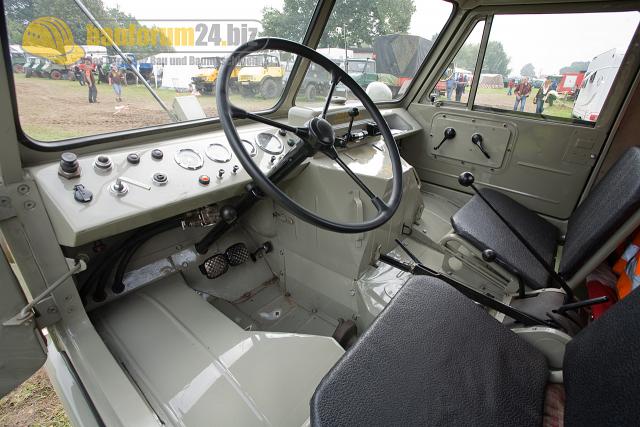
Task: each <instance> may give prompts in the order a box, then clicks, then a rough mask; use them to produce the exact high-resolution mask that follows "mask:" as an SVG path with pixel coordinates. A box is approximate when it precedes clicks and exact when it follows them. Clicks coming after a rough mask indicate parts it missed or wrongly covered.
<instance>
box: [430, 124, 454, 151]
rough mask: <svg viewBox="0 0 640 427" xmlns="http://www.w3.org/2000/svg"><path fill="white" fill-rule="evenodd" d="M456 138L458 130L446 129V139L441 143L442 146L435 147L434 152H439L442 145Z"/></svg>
mask: <svg viewBox="0 0 640 427" xmlns="http://www.w3.org/2000/svg"><path fill="white" fill-rule="evenodd" d="M455 137H456V130H455V129H454V128H446V129H445V130H444V138H442V141H440V144H438V145H436V146H435V147H433V150H434V151H438V150H439V149H440V147H442V144H444V143H445V142H447V141H448V140H450V139H453V138H455Z"/></svg>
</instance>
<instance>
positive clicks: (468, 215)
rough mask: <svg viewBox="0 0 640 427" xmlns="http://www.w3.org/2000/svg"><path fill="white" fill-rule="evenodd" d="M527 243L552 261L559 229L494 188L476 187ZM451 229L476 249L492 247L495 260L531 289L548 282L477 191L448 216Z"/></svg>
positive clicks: (542, 271)
mask: <svg viewBox="0 0 640 427" xmlns="http://www.w3.org/2000/svg"><path fill="white" fill-rule="evenodd" d="M480 191H481V192H482V194H483V195H484V196H485V197H486V198H487V199H488V200H489V201H490V202H491V203H492V204H493V206H494V207H495V208H496V209H497V210H498V212H500V214H501V215H502V216H504V217H505V218H506V219H507V220H508V221H509V222H510V223H511V224H512V225H513V226H514V227H515V228H516V229H517V230H518V231H519V232H520V234H522V235H523V236H524V237H525V238H526V239H527V241H528V242H529V244H531V246H533V248H534V249H536V251H537V252H538V254H540V256H542V258H543V259H544V260H545V261H546V262H547V263H548V264H549V265H553V259H554V257H555V252H556V248H557V245H558V237H559V232H558V229H557V228H556V227H554V226H553V225H552V224H550V223H549V222H547V221H545V220H544V219H543V218H541V217H540V216H538V215H537V214H536V213H534V212H532V211H531V210H529V209H528V208H526V207H524V206H522V205H521V204H520V203H518V202H516V201H515V200H513V199H511V198H510V197H509V196H506V195H504V194H502V193H500V192H498V191H494V190H491V189H482V190H480ZM451 224H452V225H453V229H454V230H455V232H456V233H457V234H458V235H459V236H461V237H462V238H464V239H466V240H468V241H469V242H470V243H471V244H473V245H474V246H475V247H476V248H478V249H480V250H485V249H493V250H494V251H495V252H496V253H497V258H496V262H498V263H499V264H500V265H502V266H503V267H504V268H505V269H506V270H508V271H511V272H512V273H514V274H516V275H519V276H520V277H521V278H522V279H523V280H524V281H525V283H526V284H527V285H528V286H529V287H530V288H532V289H540V288H545V287H547V285H549V279H550V277H549V273H547V271H546V270H545V269H544V267H543V266H542V265H541V264H540V263H539V262H538V261H537V260H536V259H535V258H534V256H533V255H532V254H531V252H529V250H528V249H527V247H526V246H525V245H523V244H522V243H521V242H520V241H519V240H518V238H517V237H516V236H515V235H514V234H513V233H512V232H511V230H509V228H508V227H507V226H506V225H505V224H504V223H503V222H502V221H501V220H500V218H499V217H498V216H497V215H496V214H495V212H493V211H492V210H491V208H490V207H489V206H487V204H486V203H485V202H484V200H482V199H481V198H480V197H479V196H478V195H475V196H473V197H472V198H471V200H469V201H468V202H467V203H466V204H465V205H464V206H463V207H462V208H461V209H459V210H458V212H456V213H455V214H454V215H453V216H452V217H451Z"/></svg>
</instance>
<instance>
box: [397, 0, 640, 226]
mask: <svg viewBox="0 0 640 427" xmlns="http://www.w3.org/2000/svg"><path fill="white" fill-rule="evenodd" d="M568 7H572V8H577V9H575V10H574V11H575V12H579V13H568V12H569V11H567V10H566V8H568ZM581 7H582V6H576V5H566V4H565V5H564V6H562V8H563V9H562V11H561V12H558V13H548V10H550V9H549V8H546V9H535V8H534V7H533V6H532V7H531V11H530V12H529V13H524V12H523V13H520V12H518V14H515V13H513V9H510V12H509V13H505V14H499V13H496V14H495V15H494V14H488V15H486V14H484V15H483V14H481V13H478V14H477V15H475V16H469V17H468V18H467V24H466V28H467V34H468V36H467V35H464V34H461V36H459V39H458V41H457V42H455V44H454V45H456V46H457V47H458V48H457V49H456V50H453V49H452V51H451V52H450V53H449V54H447V55H445V56H443V58H442V60H440V62H439V65H438V69H437V70H435V71H434V72H432V73H431V76H430V77H429V81H430V82H431V83H430V84H429V85H428V86H425V87H424V88H423V93H422V94H421V96H420V97H419V101H418V102H414V103H412V104H411V105H410V107H409V111H410V113H411V114H412V115H413V116H414V117H415V118H416V119H417V120H418V121H419V122H420V123H421V125H422V126H423V128H424V129H425V133H424V134H423V135H421V136H419V137H417V138H416V139H414V140H413V141H411V143H405V144H404V147H403V149H402V151H403V152H402V154H403V156H404V158H406V159H413V164H414V166H415V167H416V169H417V171H418V173H419V175H420V178H421V179H422V180H423V181H425V182H428V183H431V184H435V185H438V186H442V187H448V188H452V189H455V190H459V191H466V190H465V189H463V188H461V187H460V186H459V184H458V183H457V176H458V175H459V174H460V173H461V172H463V171H466V170H470V171H471V172H473V173H474V174H475V176H476V183H477V184H478V185H479V186H481V187H485V188H493V189H496V190H499V191H501V192H504V193H506V194H507V195H509V196H510V197H512V198H513V199H515V200H516V201H518V202H520V203H522V204H523V205H525V206H527V207H529V208H530V209H532V210H534V211H537V212H539V213H541V214H544V215H547V216H549V217H554V218H558V219H566V218H568V217H569V216H570V215H571V213H572V212H573V210H574V209H575V207H576V206H577V204H578V201H579V198H580V196H581V194H582V192H583V190H584V189H585V186H586V185H587V182H588V180H589V177H590V175H591V173H592V171H593V168H594V166H595V164H596V162H597V160H598V157H599V156H600V154H601V153H602V152H603V148H604V146H605V142H606V141H607V137H608V136H609V132H610V131H611V129H612V126H613V123H614V121H615V118H616V116H617V114H618V112H619V109H620V107H621V105H622V104H623V102H624V100H625V98H626V96H627V95H628V92H629V88H630V86H631V84H632V82H633V79H634V77H635V75H636V73H637V70H638V64H639V63H640V55H639V52H637V49H634V48H633V46H635V45H636V44H637V42H638V39H639V37H638V35H637V33H636V31H637V27H638V22H639V20H640V14H639V13H638V11H637V10H630V11H623V10H621V11H617V12H594V11H593V8H591V9H590V10H588V11H587V10H584V11H583V9H580V8H581ZM552 9H555V10H560V9H559V8H552ZM544 12H547V13H544ZM568 35H572V37H570V38H568ZM565 36H567V37H565ZM565 40H583V41H584V42H582V43H581V44H580V45H579V46H577V45H576V44H575V43H568V42H565ZM614 47H615V48H616V52H625V51H626V55H625V57H624V59H623V61H622V64H621V66H620V69H619V70H618V72H617V73H615V74H614V75H612V76H610V77H609V82H610V83H612V84H611V86H610V89H609V88H607V91H606V92H607V93H606V94H604V96H605V98H606V100H605V103H604V106H603V107H602V111H599V114H597V115H590V116H588V117H581V118H577V117H574V116H573V115H572V110H573V105H574V104H575V101H576V100H575V97H573V96H572V95H570V94H561V93H559V92H558V91H557V90H555V88H554V89H552V87H553V81H552V77H553V76H555V75H561V74H563V73H568V72H584V71H586V69H587V68H588V67H589V63H590V62H592V61H593V60H594V59H595V58H596V57H597V56H598V55H599V54H601V53H603V52H606V51H608V50H610V49H611V48H614ZM451 64H455V67H454V70H455V72H454V78H453V79H452V78H447V77H446V76H445V77H442V76H443V75H444V74H446V70H447V69H451ZM456 76H457V77H456ZM441 80H444V81H445V83H446V89H444V90H443V88H441V87H440V88H439V87H438V82H440V81H441ZM509 82H513V85H510V84H509ZM440 86H443V85H442V83H441V84H440ZM511 86H512V87H511ZM538 100H540V102H538ZM448 128H453V129H454V130H455V131H456V132H455V137H454V138H451V139H447V140H444V133H445V130H446V129H448ZM407 142H409V141H407Z"/></svg>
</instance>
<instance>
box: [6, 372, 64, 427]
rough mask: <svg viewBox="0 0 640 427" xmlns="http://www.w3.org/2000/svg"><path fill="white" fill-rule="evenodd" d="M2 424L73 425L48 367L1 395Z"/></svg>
mask: <svg viewBox="0 0 640 427" xmlns="http://www.w3.org/2000/svg"><path fill="white" fill-rule="evenodd" d="M0 426H7V427H9V426H11V427H23V426H25V427H26V426H29V427H40V426H41V427H70V426H71V423H70V422H69V419H68V418H67V416H66V415H65V412H64V408H63V407H62V403H61V402H60V400H59V399H58V396H56V393H55V391H54V389H53V387H52V386H51V382H50V381H49V377H48V376H47V374H46V372H45V371H44V369H40V370H39V371H38V372H36V373H35V374H34V375H33V376H32V377H31V378H29V379H28V380H27V381H25V382H24V383H23V384H22V385H21V386H20V387H18V388H17V389H15V390H14V391H12V392H11V393H9V394H8V395H7V396H5V397H3V398H2V399H0Z"/></svg>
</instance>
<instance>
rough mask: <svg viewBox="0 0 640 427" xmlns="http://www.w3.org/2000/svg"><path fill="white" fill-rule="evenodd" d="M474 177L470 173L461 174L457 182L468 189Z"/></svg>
mask: <svg viewBox="0 0 640 427" xmlns="http://www.w3.org/2000/svg"><path fill="white" fill-rule="evenodd" d="M475 180H476V179H475V177H474V176H473V174H472V173H471V172H462V173H461V174H460V176H458V182H459V183H460V185H462V186H463V187H470V186H472V185H473V183H474V182H475Z"/></svg>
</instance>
